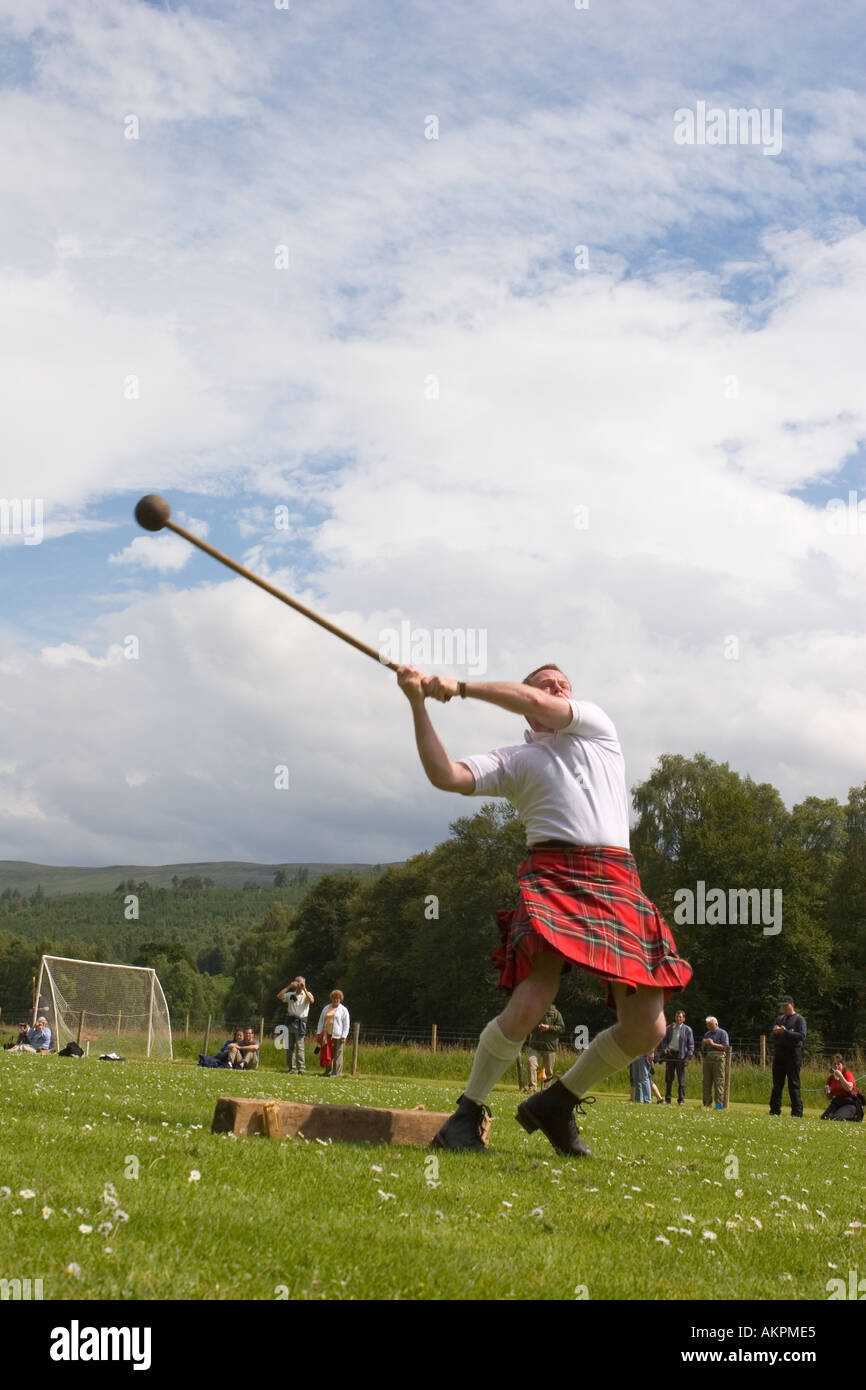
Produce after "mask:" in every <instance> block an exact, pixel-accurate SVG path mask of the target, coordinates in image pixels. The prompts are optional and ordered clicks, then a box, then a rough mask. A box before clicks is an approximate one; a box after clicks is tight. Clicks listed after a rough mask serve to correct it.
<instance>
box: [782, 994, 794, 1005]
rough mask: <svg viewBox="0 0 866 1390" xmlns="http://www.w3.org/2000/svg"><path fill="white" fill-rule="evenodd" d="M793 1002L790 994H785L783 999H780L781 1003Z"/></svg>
mask: <svg viewBox="0 0 866 1390" xmlns="http://www.w3.org/2000/svg"><path fill="white" fill-rule="evenodd" d="M793 1002H794V1001H793V999H792V998H791V996H790V994H783V995H782V997H781V999H780V1000H779V1003H780V1004H793Z"/></svg>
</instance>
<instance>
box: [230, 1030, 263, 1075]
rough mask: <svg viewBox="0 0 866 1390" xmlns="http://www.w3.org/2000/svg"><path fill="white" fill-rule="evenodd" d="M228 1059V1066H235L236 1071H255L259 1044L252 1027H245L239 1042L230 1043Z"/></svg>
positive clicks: (257, 1062)
mask: <svg viewBox="0 0 866 1390" xmlns="http://www.w3.org/2000/svg"><path fill="white" fill-rule="evenodd" d="M229 1059H230V1060H229V1066H234V1067H236V1068H237V1070H238V1071H255V1069H256V1067H257V1066H258V1065H259V1044H258V1042H257V1040H256V1034H255V1030H254V1029H253V1028H245V1029H244V1031H243V1033H242V1034H241V1040H240V1042H234V1043H232V1045H231V1047H230V1048H229Z"/></svg>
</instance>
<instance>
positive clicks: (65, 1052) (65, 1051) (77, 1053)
mask: <svg viewBox="0 0 866 1390" xmlns="http://www.w3.org/2000/svg"><path fill="white" fill-rule="evenodd" d="M57 1055H58V1057H83V1056H84V1048H83V1047H79V1046H78V1043H75V1042H68V1043H67V1044H66V1046H65V1047H64V1048H62V1049H61V1051H60V1052H58V1054H57Z"/></svg>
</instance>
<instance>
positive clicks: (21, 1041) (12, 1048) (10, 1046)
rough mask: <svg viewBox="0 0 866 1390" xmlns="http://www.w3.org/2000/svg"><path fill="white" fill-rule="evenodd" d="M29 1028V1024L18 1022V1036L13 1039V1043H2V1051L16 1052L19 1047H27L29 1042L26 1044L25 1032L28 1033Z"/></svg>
mask: <svg viewBox="0 0 866 1390" xmlns="http://www.w3.org/2000/svg"><path fill="white" fill-rule="evenodd" d="M29 1028H30V1025H29V1024H27V1023H19V1024H18V1037H17V1038H16V1039H15V1041H14V1043H13V1042H8V1043H4V1044H3V1051H4V1052H17V1051H19V1050H20V1049H21V1048H24V1047H28V1046H29V1044H28V1042H27V1034H28V1032H29Z"/></svg>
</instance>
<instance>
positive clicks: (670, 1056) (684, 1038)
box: [660, 1009, 695, 1105]
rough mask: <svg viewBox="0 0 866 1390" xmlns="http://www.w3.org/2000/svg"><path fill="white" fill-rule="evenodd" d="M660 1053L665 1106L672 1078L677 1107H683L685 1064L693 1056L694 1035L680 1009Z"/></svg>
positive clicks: (669, 1025) (668, 1099) (669, 1100)
mask: <svg viewBox="0 0 866 1390" xmlns="http://www.w3.org/2000/svg"><path fill="white" fill-rule="evenodd" d="M660 1051H661V1060H662V1061H663V1062H664V1064H665V1105H670V1103H671V1091H672V1090H673V1084H674V1077H676V1079H677V1105H685V1102H686V1062H688V1061H689V1059H690V1058H691V1057H694V1055H695V1035H694V1033H693V1032H692V1030H691V1028H690V1027H689V1025H688V1024H687V1023H686V1016H685V1013H684V1011H683V1010H682V1009H678V1010H677V1012H676V1014H675V1015H674V1021H673V1023H669V1024H668V1026H667V1031H666V1033H665V1036H664V1041H663V1042H662V1045H661V1049H660Z"/></svg>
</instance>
